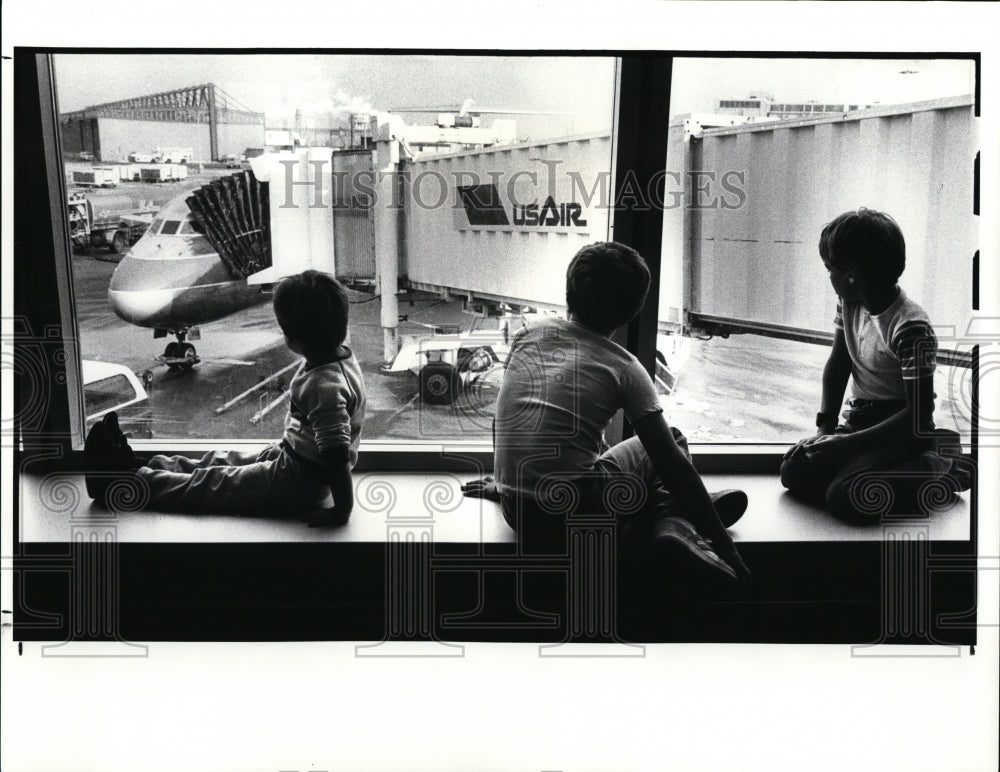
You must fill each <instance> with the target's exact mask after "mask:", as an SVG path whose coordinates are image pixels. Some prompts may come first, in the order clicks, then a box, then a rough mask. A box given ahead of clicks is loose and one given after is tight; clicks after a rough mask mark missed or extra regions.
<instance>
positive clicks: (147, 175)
mask: <svg viewBox="0 0 1000 772" xmlns="http://www.w3.org/2000/svg"><path fill="white" fill-rule="evenodd" d="M139 179H140V180H142V181H143V182H180V181H181V180H186V179H187V167H186V166H181V165H180V164H153V165H152V166H143V167H142V168H141V169H139Z"/></svg>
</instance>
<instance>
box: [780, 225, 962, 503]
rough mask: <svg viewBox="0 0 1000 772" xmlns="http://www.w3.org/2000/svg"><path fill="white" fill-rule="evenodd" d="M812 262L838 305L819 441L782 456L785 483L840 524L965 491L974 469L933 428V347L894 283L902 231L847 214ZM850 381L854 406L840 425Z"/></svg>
mask: <svg viewBox="0 0 1000 772" xmlns="http://www.w3.org/2000/svg"><path fill="white" fill-rule="evenodd" d="M819 252H820V257H821V258H822V259H823V265H824V266H825V267H826V269H827V271H828V272H829V276H830V283H831V284H832V285H833V289H834V291H835V292H836V293H837V296H838V298H839V300H838V303H837V315H836V317H835V319H834V328H835V331H834V340H833V349H832V350H831V352H830V357H829V359H828V360H827V363H826V366H825V368H824V370H823V393H822V401H821V403H820V411H819V414H818V415H817V416H816V427H817V429H818V432H817V434H816V435H815V436H813V437H810V438H807V439H804V440H802V441H800V442H799V443H797V444H796V445H795V446H794V447H792V448H791V449H790V450H789V451H788V452H787V453H786V454H785V457H784V460H783V462H782V465H781V481H782V483H783V484H784V486H785V487H786V488H788V489H789V490H792V491H797V492H802V493H809V492H815V493H822V494H823V495H824V498H825V501H826V504H827V506H828V507H829V509H830V511H831V512H833V513H834V514H835V515H838V516H841V517H845V518H871V517H872V516H881V515H883V514H888V513H893V514H898V513H916V512H918V511H922V510H926V509H928V507H929V506H930V503H931V502H932V501H937V502H938V503H940V496H939V491H938V490H937V489H936V488H935V486H937V488H940V487H941V486H944V488H945V489H946V491H947V492H948V493H950V494H954V493H955V492H957V491H960V490H968V488H969V487H970V482H971V474H972V467H971V462H970V461H969V459H967V458H963V457H962V456H961V451H960V445H959V436H958V434H957V433H956V432H952V431H950V430H943V429H936V428H935V426H934V397H935V394H934V367H935V362H936V358H937V338H936V337H935V335H934V330H933V328H932V327H931V323H930V319H929V318H928V316H927V314H926V312H925V311H924V310H923V309H922V308H921V307H920V306H919V305H918V304H917V303H915V302H914V301H913V300H911V299H910V298H909V297H907V295H906V293H905V292H903V290H902V289H901V288H900V287H899V285H898V283H897V282H898V280H899V277H900V275H901V274H902V273H903V269H904V268H905V266H906V246H905V242H904V239H903V233H902V231H901V230H900V228H899V226H898V225H897V224H896V222H895V220H893V219H892V218H891V217H890V216H889V215H887V214H884V213H882V212H876V211H874V210H870V209H865V208H861V209H858V210H857V211H851V212H845V213H844V214H842V215H840V216H839V217H837V218H836V219H834V220H833V221H832V222H830V223H828V224H827V225H826V226H825V227H824V228H823V231H822V234H821V235H820V242H819ZM848 377H850V378H851V380H852V396H851V399H850V400H848V403H847V404H848V408H847V409H846V410H845V411H844V412H843V414H842V417H843V418H844V422H843V423H838V412H839V411H840V408H841V406H842V404H843V400H844V392H845V390H846V388H847V381H848ZM946 454H947V455H946Z"/></svg>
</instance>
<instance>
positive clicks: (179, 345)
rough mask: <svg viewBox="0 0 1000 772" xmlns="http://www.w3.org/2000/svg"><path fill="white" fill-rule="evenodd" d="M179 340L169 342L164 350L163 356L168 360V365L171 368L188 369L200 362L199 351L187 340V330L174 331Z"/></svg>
mask: <svg viewBox="0 0 1000 772" xmlns="http://www.w3.org/2000/svg"><path fill="white" fill-rule="evenodd" d="M174 334H175V335H176V336H177V340H176V342H174V343H168V344H167V347H166V348H165V349H164V350H163V357H164V359H166V360H167V367H169V368H170V369H171V370H179V371H185V372H186V371H188V370H190V369H191V368H192V367H194V366H195V364H197V363H198V361H199V360H198V352H197V350H196V349H195V347H194V346H192V345H191V344H190V343H187V342H185V340H184V338H185V337H186V335H187V331H186V330H178V331H177V332H175V333H174Z"/></svg>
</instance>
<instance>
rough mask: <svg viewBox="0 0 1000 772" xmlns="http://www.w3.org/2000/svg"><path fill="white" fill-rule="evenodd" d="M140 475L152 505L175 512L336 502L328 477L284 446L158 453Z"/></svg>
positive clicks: (277, 509) (288, 508)
mask: <svg viewBox="0 0 1000 772" xmlns="http://www.w3.org/2000/svg"><path fill="white" fill-rule="evenodd" d="M136 474H137V475H138V477H139V484H140V487H141V488H145V489H146V490H148V495H149V503H148V505H147V506H150V507H157V508H163V509H168V510H173V511H185V512H187V511H195V512H267V513H269V514H277V515H280V514H284V513H286V512H294V511H299V512H301V511H303V510H309V509H315V508H320V507H328V506H330V505H331V504H332V503H333V502H332V498H331V496H330V488H329V486H328V485H327V484H326V482H325V481H324V480H323V479H322V477H321V476H319V475H318V474H316V473H314V472H310V471H306V470H304V469H303V468H302V466H301V464H299V463H298V462H297V461H296V460H295V459H293V458H292V457H291V456H290V455H289V454H288V453H287V452H286V451H285V450H283V449H282V447H281V446H280V445H270V446H268V447H267V448H265V449H264V450H262V451H260V452H259V453H243V452H240V451H211V452H209V453H206V454H205V455H204V456H202V457H201V458H200V459H197V460H192V459H189V458H186V457H184V456H153V458H152V459H151V460H150V462H149V464H148V465H147V466H144V467H142V468H141V469H139V470H138V471H137V473H136ZM144 492H145V491H144Z"/></svg>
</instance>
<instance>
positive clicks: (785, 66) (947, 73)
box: [670, 58, 975, 115]
mask: <svg viewBox="0 0 1000 772" xmlns="http://www.w3.org/2000/svg"><path fill="white" fill-rule="evenodd" d="M974 89H975V68H974V67H973V64H972V61H971V60H969V59H961V60H947V59H922V60H917V59H767V58H755V59H740V58H727V59H721V58H697V59H695V58H678V59H675V60H674V69H673V83H672V86H671V95H670V96H671V110H670V112H671V115H677V114H680V113H693V112H712V109H713V107H714V102H715V100H718V99H726V98H733V99H740V98H741V97H745V96H748V95H749V94H752V93H756V92H759V91H768V92H770V93H771V94H772V95H773V96H774V100H775V101H776V102H805V101H807V100H815V101H817V102H822V103H826V104H835V103H838V102H843V103H847V104H875V103H881V104H885V105H890V104H904V103H907V102H922V101H924V100H928V99H938V98H941V97H949V96H963V95H966V94H972V93H973V92H974Z"/></svg>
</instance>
